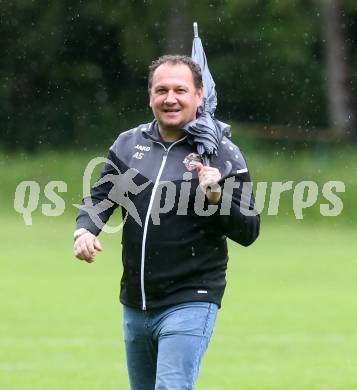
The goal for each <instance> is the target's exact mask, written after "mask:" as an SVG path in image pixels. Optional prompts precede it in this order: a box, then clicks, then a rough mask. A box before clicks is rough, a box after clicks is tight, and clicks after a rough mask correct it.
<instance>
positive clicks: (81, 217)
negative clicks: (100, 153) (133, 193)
mask: <svg viewBox="0 0 357 390" xmlns="http://www.w3.org/2000/svg"><path fill="white" fill-rule="evenodd" d="M119 174H120V171H119V166H118V159H117V158H116V156H115V153H114V152H113V150H112V149H110V150H109V153H108V156H107V160H106V163H105V165H104V168H103V169H102V171H101V173H100V176H99V178H98V179H97V181H96V182H95V183H94V185H93V186H92V187H91V190H90V195H89V196H87V197H85V198H83V200H82V205H81V208H80V211H79V214H78V216H77V219H76V221H77V229H80V228H84V229H87V230H88V231H90V232H91V233H93V234H94V235H96V236H97V235H98V234H99V233H100V232H101V230H102V228H103V226H104V225H105V223H106V222H107V221H108V220H109V218H110V216H111V215H112V213H113V211H114V210H115V209H116V208H117V207H118V203H116V202H115V201H113V199H110V196H109V195H110V191H111V189H112V188H113V186H114V183H115V180H116V178H117V177H118V175H119ZM89 179H90V178H89ZM89 179H88V180H89Z"/></svg>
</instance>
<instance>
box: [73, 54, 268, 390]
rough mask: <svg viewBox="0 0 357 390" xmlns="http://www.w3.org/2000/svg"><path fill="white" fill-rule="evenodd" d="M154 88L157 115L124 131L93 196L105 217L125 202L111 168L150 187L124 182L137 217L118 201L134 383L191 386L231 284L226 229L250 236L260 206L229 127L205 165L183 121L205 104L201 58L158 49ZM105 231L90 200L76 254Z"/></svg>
mask: <svg viewBox="0 0 357 390" xmlns="http://www.w3.org/2000/svg"><path fill="white" fill-rule="evenodd" d="M148 88H149V99H150V103H149V104H150V107H151V108H152V111H153V114H154V117H155V119H154V120H153V121H152V122H151V123H149V124H144V125H139V126H138V127H136V128H134V129H131V130H129V131H126V132H124V133H121V134H120V135H119V137H118V138H117V140H116V141H115V143H114V144H113V145H112V147H111V148H110V150H109V154H108V163H107V164H105V167H104V169H103V171H102V173H101V177H100V180H99V181H98V182H97V183H100V184H97V185H95V186H93V188H92V190H91V195H90V199H91V204H93V205H94V206H93V207H94V208H95V207H96V205H103V202H106V203H105V204H106V208H101V212H100V214H99V215H100V218H101V220H102V222H103V223H106V222H107V221H108V219H109V217H110V215H111V214H112V212H113V210H114V209H115V208H116V207H117V206H118V204H116V203H115V202H111V201H110V199H109V197H108V196H109V193H110V192H111V190H112V189H113V188H115V187H114V185H112V184H113V183H112V184H110V181H108V180H105V177H115V176H116V175H117V176H120V175H121V174H123V173H125V172H128V170H130V169H135V170H136V171H135V172H136V173H137V175H136V176H135V185H140V188H142V189H143V190H142V191H140V192H139V191H136V192H135V191H133V186H131V190H130V188H128V189H126V188H125V189H122V191H123V192H126V193H128V197H129V198H130V201H131V202H132V204H133V205H134V206H135V208H136V210H137V216H138V218H133V217H132V216H131V214H132V213H131V214H129V213H128V212H127V210H125V205H124V204H121V205H120V206H121V207H122V211H123V217H124V218H126V223H125V224H124V227H123V235H122V245H123V252H122V262H123V275H122V279H121V289H120V301H121V303H122V304H123V333H124V339H125V348H126V360H127V366H128V372H129V381H130V386H131V389H132V390H139V389H143V390H154V389H156V390H159V389H166V390H175V389H182V390H183V389H193V387H194V383H195V381H196V379H197V376H198V371H199V366H200V362H201V358H202V356H203V354H204V352H205V350H206V348H207V346H208V343H209V340H210V337H211V334H212V331H213V327H214V323H215V319H216V316H217V311H218V309H219V307H220V306H221V301H222V297H223V293H224V290H225V286H226V280H225V275H226V268H227V261H228V256H227V242H226V238H227V237H228V238H231V239H232V240H234V241H236V242H237V243H239V244H241V245H244V246H247V245H250V244H251V243H252V242H254V240H255V239H256V238H257V236H258V234H259V223H260V220H259V216H258V215H257V214H256V213H250V214H249V213H248V214H247V213H244V212H242V209H243V208H245V209H254V198H253V196H251V197H247V196H242V186H240V184H241V183H242V182H249V181H250V177H249V173H248V169H247V168H246V164H245V160H244V158H243V156H242V154H241V152H240V150H239V149H238V147H237V146H235V145H234V144H233V143H232V142H231V141H230V140H229V139H227V138H225V137H223V139H222V140H221V143H220V146H219V150H218V155H217V156H215V157H214V158H213V159H212V161H211V166H203V164H202V161H201V160H200V156H199V155H198V154H197V153H196V150H195V147H194V145H193V144H192V140H191V139H190V137H189V136H188V135H187V134H186V133H185V131H184V129H183V127H184V125H186V124H187V123H189V122H191V121H194V120H195V119H196V115H197V111H198V108H199V106H200V105H201V104H202V99H203V86H202V76H201V72H200V68H199V66H198V65H197V64H196V63H195V62H193V61H192V59H191V58H190V57H186V56H179V55H167V56H163V57H160V58H159V59H158V60H156V61H154V62H153V63H152V64H151V66H150V67H149V80H148ZM226 161H229V162H230V163H231V165H232V172H233V173H232V175H231V176H233V177H234V178H235V180H236V182H235V185H234V190H233V194H231V197H230V199H231V204H230V213H229V215H221V213H220V212H219V209H220V206H221V204H220V203H221V202H222V205H223V200H222V191H221V187H220V186H219V185H218V182H219V180H220V178H221V173H220V172H222V170H223V169H224V166H225V163H226ZM169 183H170V185H169ZM114 184H115V183H114ZM122 185H125V184H122ZM165 186H166V190H167V191H166V195H167V193H169V192H170V191H171V198H172V199H171V200H172V204H171V206H172V207H170V209H167V210H166V212H165V213H162V214H160V219H159V223H157V221H156V219H155V218H154V213H155V212H156V213H157V211H158V210H157V209H160V210H164V209H165V207H164V205H165V202H166V199H165V191H164V190H163V188H164V187H165ZM137 188H139V187H137ZM213 188H215V190H214V191H213V190H212V191H211V189H213ZM169 189H170V191H169ZM217 189H218V190H217ZM172 191H173V196H172ZM200 194H202V198H203V200H204V207H205V209H206V210H207V209H209V207H212V206H214V207H215V208H216V212H214V213H211V212H210V213H206V214H200V213H197V208H196V202H197V199H198V198H199V195H200ZM111 199H112V198H111ZM222 207H223V206H222ZM155 208H156V210H155ZM225 208H227V204H225ZM100 231H101V227H100V226H97V224H96V223H94V221H93V220H92V219H91V216H90V212H88V210H86V209H85V208H83V209H82V210H81V211H80V213H79V216H78V218H77V230H76V231H75V243H74V254H75V256H76V257H77V258H78V259H80V260H85V261H86V262H88V263H91V262H93V261H94V258H95V256H96V254H97V252H98V251H101V250H102V247H101V244H100V242H99V240H98V238H97V236H98V234H99V233H100Z"/></svg>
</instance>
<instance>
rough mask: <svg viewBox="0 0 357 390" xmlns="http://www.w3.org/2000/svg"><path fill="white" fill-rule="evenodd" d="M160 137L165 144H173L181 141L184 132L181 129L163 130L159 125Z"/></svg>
mask: <svg viewBox="0 0 357 390" xmlns="http://www.w3.org/2000/svg"><path fill="white" fill-rule="evenodd" d="M159 132H160V136H161V138H162V140H163V141H165V142H175V141H177V140H179V139H181V138H182V137H183V136H184V135H185V132H184V131H183V130H182V129H165V128H162V127H161V126H160V125H159Z"/></svg>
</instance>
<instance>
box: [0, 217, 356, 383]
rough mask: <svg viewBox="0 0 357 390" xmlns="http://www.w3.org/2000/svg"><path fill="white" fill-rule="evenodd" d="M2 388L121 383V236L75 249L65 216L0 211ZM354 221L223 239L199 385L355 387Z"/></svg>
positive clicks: (271, 226)
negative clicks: (244, 241)
mask: <svg viewBox="0 0 357 390" xmlns="http://www.w3.org/2000/svg"><path fill="white" fill-rule="evenodd" d="M1 222H2V235H1V238H2V248H1V249H2V250H1V263H0V267H1V269H0V273H1V285H0V296H1V311H0V312H1V322H0V388H1V389H6V390H12V389H14V390H25V389H31V390H42V389H53V390H55V389H58V390H63V389H66V390H70V389H73V390H79V389H93V390H94V389H106V390H110V389H113V390H114V389H128V384H127V376H126V368H125V359H124V350H123V342H122V334H121V306H120V304H119V302H118V288H119V278H120V274H121V261H120V255H119V253H120V237H118V236H114V235H103V236H102V242H103V245H104V248H105V250H104V252H103V253H102V254H100V255H99V256H98V258H97V261H96V262H95V263H93V264H86V263H84V262H80V261H77V260H75V259H74V258H73V257H72V240H71V234H72V230H73V223H72V221H71V220H70V219H69V218H67V217H62V218H46V219H45V218H37V219H36V220H35V221H34V225H33V226H32V227H26V226H25V225H24V224H23V222H22V221H21V218H20V216H16V217H15V218H9V217H7V216H5V217H3V218H1ZM355 237H356V236H355V230H353V229H352V228H348V227H345V228H339V229H337V230H333V229H330V228H328V227H325V226H322V227H321V226H320V227H319V226H311V225H308V224H296V225H293V224H289V225H279V226H278V225H277V226H276V225H275V224H267V225H263V227H262V233H261V237H260V238H259V240H258V241H257V242H256V244H255V245H253V246H252V247H250V248H243V247H239V246H238V245H235V244H231V247H230V250H231V251H230V253H231V256H230V261H229V270H228V286H227V290H226V294H225V297H224V301H223V307H222V310H221V311H220V312H219V316H218V320H217V325H216V328H215V331H214V335H213V338H212V341H211V344H210V346H209V350H208V352H207V354H206V355H205V358H204V361H203V365H202V368H201V374H200V378H199V381H198V384H197V389H201V390H210V389H212V390H213V389H215V390H217V389H232V390H235V389H244V390H246V389H255V390H268V389H271V390H295V389H296V390H302V389H309V390H312V389H314V390H315V389H316V390H337V389H339V390H347V389H351V390H352V389H356V388H357V327H356V324H357V299H356V297H357V283H356V280H357V258H356V252H357V243H356V238H355Z"/></svg>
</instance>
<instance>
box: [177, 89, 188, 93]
mask: <svg viewBox="0 0 357 390" xmlns="http://www.w3.org/2000/svg"><path fill="white" fill-rule="evenodd" d="M177 92H178V93H185V92H186V89H179V90H177Z"/></svg>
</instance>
